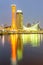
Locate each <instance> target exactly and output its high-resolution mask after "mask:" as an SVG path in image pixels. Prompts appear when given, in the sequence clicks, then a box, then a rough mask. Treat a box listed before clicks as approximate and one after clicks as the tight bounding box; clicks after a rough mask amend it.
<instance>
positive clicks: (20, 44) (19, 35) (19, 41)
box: [17, 34, 23, 60]
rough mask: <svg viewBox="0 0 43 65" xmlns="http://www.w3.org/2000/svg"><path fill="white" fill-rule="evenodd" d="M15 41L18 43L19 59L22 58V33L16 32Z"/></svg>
mask: <svg viewBox="0 0 43 65" xmlns="http://www.w3.org/2000/svg"><path fill="white" fill-rule="evenodd" d="M17 41H18V42H17V43H18V48H17V59H18V60H21V59H22V58H23V39H22V35H21V34H18V39H17Z"/></svg>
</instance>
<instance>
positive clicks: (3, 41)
mask: <svg viewBox="0 0 43 65" xmlns="http://www.w3.org/2000/svg"><path fill="white" fill-rule="evenodd" d="M4 43H5V36H4V35H3V36H2V44H3V46H4Z"/></svg>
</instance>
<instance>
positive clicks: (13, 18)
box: [11, 4, 17, 30]
mask: <svg viewBox="0 0 43 65" xmlns="http://www.w3.org/2000/svg"><path fill="white" fill-rule="evenodd" d="M11 9H12V24H11V28H12V30H14V29H17V26H16V5H14V4H12V5H11Z"/></svg>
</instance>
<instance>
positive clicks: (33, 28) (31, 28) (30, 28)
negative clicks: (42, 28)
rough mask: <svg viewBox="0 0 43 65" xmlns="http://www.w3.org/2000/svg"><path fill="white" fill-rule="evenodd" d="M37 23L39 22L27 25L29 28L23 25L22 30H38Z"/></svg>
mask: <svg viewBox="0 0 43 65" xmlns="http://www.w3.org/2000/svg"><path fill="white" fill-rule="evenodd" d="M38 24H39V23H37V24H35V25H33V26H31V27H29V28H28V27H25V26H23V29H24V30H28V31H30V30H34V31H37V30H38Z"/></svg>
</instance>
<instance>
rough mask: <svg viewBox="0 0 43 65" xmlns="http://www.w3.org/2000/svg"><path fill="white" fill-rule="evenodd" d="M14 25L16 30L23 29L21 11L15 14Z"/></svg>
mask: <svg viewBox="0 0 43 65" xmlns="http://www.w3.org/2000/svg"><path fill="white" fill-rule="evenodd" d="M16 23H17V28H18V29H23V12H22V11H21V10H17V12H16Z"/></svg>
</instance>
